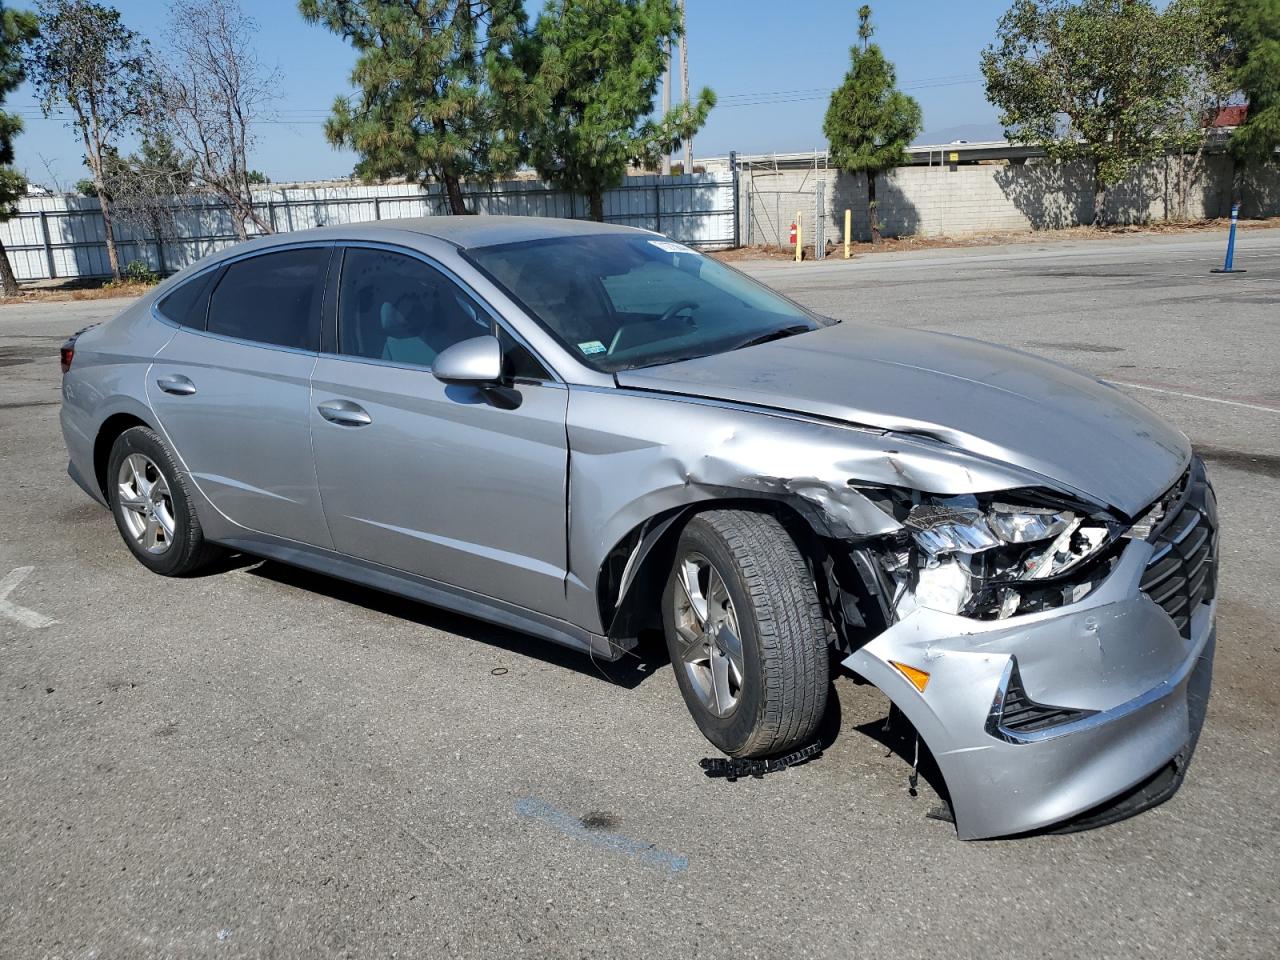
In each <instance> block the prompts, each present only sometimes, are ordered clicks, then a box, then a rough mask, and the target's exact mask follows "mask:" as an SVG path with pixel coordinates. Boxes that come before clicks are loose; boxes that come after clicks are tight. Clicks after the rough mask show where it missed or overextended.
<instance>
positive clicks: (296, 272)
mask: <svg viewBox="0 0 1280 960" xmlns="http://www.w3.org/2000/svg"><path fill="white" fill-rule="evenodd" d="M328 265H329V248H328V247H308V248H305V249H302V250H282V251H280V252H279V253H264V254H262V255H261V256H258V257H251V258H250V259H248V260H239V261H237V262H235V263H233V264H231V266H229V267H227V272H226V274H224V275H223V278H222V280H221V281H220V282H219V283H218V286H217V289H215V290H214V291H213V298H212V300H211V301H210V303H209V325H208V330H209V332H210V333H217V334H221V335H222V336H226V337H238V338H240V339H242V340H253V341H255V342H257V343H267V344H272V345H274V346H278V347H292V348H294V349H298V350H319V349H320V300H321V297H322V295H323V293H324V281H325V273H326V270H327V268H328Z"/></svg>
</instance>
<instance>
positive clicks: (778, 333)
mask: <svg viewBox="0 0 1280 960" xmlns="http://www.w3.org/2000/svg"><path fill="white" fill-rule="evenodd" d="M812 329H813V327H810V326H807V325H805V324H803V323H793V324H792V325H791V326H789V327H779V328H778V329H776V330H770V331H769V332H768V333H757V334H756V335H755V336H753V337H748V338H747V339H746V340H743V341H742V342H741V343H735V344H734V345H733V346H732V347H730V348H729V349H730V350H741V349H742V348H743V347H754V346H758V345H759V344H762V343H769V342H770V341H772V340H781V339H782V338H783V337H794V336H795V335H796V334H797V333H808V332H809V331H810V330H812Z"/></svg>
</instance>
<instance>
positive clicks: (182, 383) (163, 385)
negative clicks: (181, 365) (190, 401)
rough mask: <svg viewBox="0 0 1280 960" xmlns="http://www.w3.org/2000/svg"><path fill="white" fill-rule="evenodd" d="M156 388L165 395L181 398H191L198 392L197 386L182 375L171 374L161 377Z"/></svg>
mask: <svg viewBox="0 0 1280 960" xmlns="http://www.w3.org/2000/svg"><path fill="white" fill-rule="evenodd" d="M156 386H157V387H159V388H160V389H161V390H163V391H164V392H165V393H172V394H174V395H175V396H179V397H189V396H191V395H192V394H193V393H195V392H196V385H195V384H194V383H192V382H191V380H190V378H188V377H184V376H183V375H182V374H180V373H171V374H169V375H167V376H164V377H160V378H159V379H158V380H156Z"/></svg>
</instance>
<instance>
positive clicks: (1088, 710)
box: [844, 493, 1216, 839]
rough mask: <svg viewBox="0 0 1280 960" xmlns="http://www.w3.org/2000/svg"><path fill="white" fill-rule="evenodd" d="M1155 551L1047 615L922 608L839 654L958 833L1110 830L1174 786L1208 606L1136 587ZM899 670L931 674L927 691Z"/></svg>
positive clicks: (1205, 670)
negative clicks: (918, 758)
mask: <svg viewBox="0 0 1280 960" xmlns="http://www.w3.org/2000/svg"><path fill="white" fill-rule="evenodd" d="M1209 496H1210V497H1211V496H1212V494H1211V493H1210V494H1209ZM1160 549H1161V547H1160V544H1158V543H1153V542H1148V541H1133V542H1131V543H1130V544H1129V545H1128V546H1127V547H1126V548H1125V551H1124V552H1123V554H1122V555H1121V556H1120V558H1119V561H1118V563H1117V564H1116V567H1115V569H1114V570H1113V571H1112V573H1111V575H1110V576H1109V577H1108V578H1107V579H1106V581H1104V582H1103V583H1102V584H1100V585H1099V586H1098V588H1097V589H1095V590H1094V591H1093V592H1092V593H1091V594H1090V595H1089V596H1088V597H1086V598H1085V599H1083V600H1081V601H1080V602H1078V603H1074V604H1071V605H1069V606H1067V607H1063V608H1060V609H1057V610H1051V611H1046V612H1043V613H1036V614H1031V615H1028V616H1023V617H1011V618H1009V619H1007V620H1000V621H977V620H971V619H968V618H965V617H958V616H953V615H949V614H944V613H937V612H935V611H931V610H927V609H917V610H916V611H915V612H913V613H912V614H910V615H909V616H907V617H906V618H904V619H903V620H901V621H899V622H898V623H896V624H894V625H893V626H892V627H890V628H889V629H888V630H886V631H885V632H884V633H882V634H881V635H880V636H878V637H876V638H875V639H874V640H872V641H871V642H870V643H868V644H867V645H866V646H864V647H862V648H860V649H858V650H856V651H854V652H853V653H852V654H851V655H850V656H849V657H848V658H847V659H846V660H845V661H844V663H845V665H846V666H847V667H849V668H850V669H852V670H853V671H854V672H856V673H858V674H860V675H862V676H863V677H865V678H866V679H867V680H869V681H871V682H872V683H874V684H875V685H876V686H878V687H879V688H880V689H881V690H883V691H884V692H885V693H886V694H887V695H888V696H889V698H890V699H891V700H893V702H894V703H895V704H896V705H897V706H898V707H899V708H900V709H901V710H902V712H903V713H904V714H905V715H906V716H907V718H908V719H909V720H910V721H911V722H912V724H913V725H914V726H915V728H916V730H917V732H918V733H919V734H920V736H921V737H922V738H923V740H924V741H925V743H926V744H927V745H928V746H929V748H930V750H931V751H932V753H933V755H934V757H935V759H936V760H937V762H938V766H939V768H940V769H941V772H942V775H943V777H944V778H945V780H946V785H947V789H948V792H949V793H950V795H951V804H952V808H953V810H954V813H955V818H956V829H957V832H958V833H959V835H960V837H961V839H977V838H981V837H994V836H1002V835H1008V834H1016V833H1022V832H1025V831H1028V830H1034V829H1038V828H1041V827H1046V826H1049V825H1051V824H1060V823H1063V822H1064V821H1065V822H1071V821H1073V819H1076V818H1078V820H1076V822H1077V823H1078V825H1095V824H1097V823H1104V822H1108V821H1109V820H1113V819H1118V818H1119V817H1120V816H1123V815H1127V814H1129V813H1134V812H1137V811H1138V810H1141V809H1145V808H1146V807H1149V806H1152V805H1154V804H1155V803H1158V802H1160V801H1161V800H1163V799H1165V798H1166V797H1168V796H1169V795H1171V794H1172V793H1173V791H1174V790H1176V789H1177V787H1178V785H1179V784H1180V783H1181V778H1182V771H1183V770H1184V769H1185V765H1186V761H1187V760H1188V759H1189V756H1190V752H1191V750H1192V749H1193V748H1194V746H1195V741H1196V738H1197V737H1198V735H1199V730H1200V726H1201V724H1202V723H1203V718H1204V703H1205V701H1206V700H1207V697H1208V685H1209V680H1210V676H1211V671H1212V659H1213V652H1214V646H1215V627H1214V618H1215V611H1216V601H1214V600H1212V599H1210V600H1206V601H1204V602H1196V603H1194V604H1193V605H1191V606H1190V607H1189V608H1188V609H1187V610H1186V612H1185V619H1184V618H1183V617H1181V616H1180V617H1179V618H1178V620H1179V622H1175V619H1174V618H1173V617H1171V616H1170V614H1169V613H1168V612H1166V610H1165V609H1162V608H1161V606H1159V605H1158V604H1157V603H1156V601H1155V600H1154V599H1152V595H1150V594H1149V593H1147V592H1143V583H1144V575H1145V577H1146V581H1147V585H1148V590H1149V591H1150V573H1149V571H1150V569H1153V568H1154V567H1155V564H1156V563H1158V562H1159V559H1160V554H1159V553H1158V552H1157V551H1159V550H1160ZM1210 549H1212V542H1211V544H1210ZM1215 560H1216V558H1215V557H1212V556H1210V562H1211V563H1212V562H1214V561H1215ZM1207 592H1208V595H1210V596H1212V590H1209V591H1207ZM1151 593H1152V594H1155V596H1156V597H1157V598H1159V594H1158V593H1157V592H1156V591H1151ZM1193 599H1194V598H1193ZM895 662H896V663H900V664H905V665H907V666H910V667H914V668H916V669H919V670H923V671H926V672H928V674H929V681H928V684H927V685H926V687H925V690H924V691H923V692H919V691H917V690H916V688H915V687H914V686H913V685H912V684H911V683H910V682H909V681H908V680H907V678H906V677H905V676H904V675H903V674H902V673H901V672H899V670H898V669H897V668H896V667H894V666H893V663H895ZM1046 705H1052V706H1046ZM1011 711H1012V712H1011ZM1013 715H1016V716H1017V717H1018V720H1017V721H1016V723H1015V722H1014V721H1013V720H1012V719H1010V717H1011V716H1013ZM1028 718H1030V722H1028ZM1171 764H1172V766H1171ZM1109 802H1110V803H1111V804H1112V806H1113V808H1114V809H1109V808H1108V807H1107V805H1108V803H1109Z"/></svg>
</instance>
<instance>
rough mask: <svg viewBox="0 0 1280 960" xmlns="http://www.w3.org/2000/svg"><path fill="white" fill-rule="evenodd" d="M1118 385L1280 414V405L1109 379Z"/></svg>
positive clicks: (1114, 384) (1109, 381)
mask: <svg viewBox="0 0 1280 960" xmlns="http://www.w3.org/2000/svg"><path fill="white" fill-rule="evenodd" d="M1107 383H1109V384H1111V385H1112V386H1116V387H1129V388H1130V389H1132V390H1149V391H1150V392H1151V393H1165V394H1168V395H1169V396H1171V397H1184V398H1186V399H1187V400H1203V401H1205V402H1206V403H1223V404H1226V405H1227V406H1229V407H1244V408H1245V409H1246V410H1261V411H1262V412H1263V413H1275V414H1280V407H1267V406H1263V405H1262V404H1260V403H1245V402H1244V401H1243V400H1224V399H1222V398H1221V397H1206V396H1203V395H1202V394H1199V393H1183V392H1182V391H1181V390H1166V389H1164V388H1163V387H1149V386H1147V385H1146V384H1144V383H1126V382H1125V381H1124V380H1108V381H1107Z"/></svg>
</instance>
